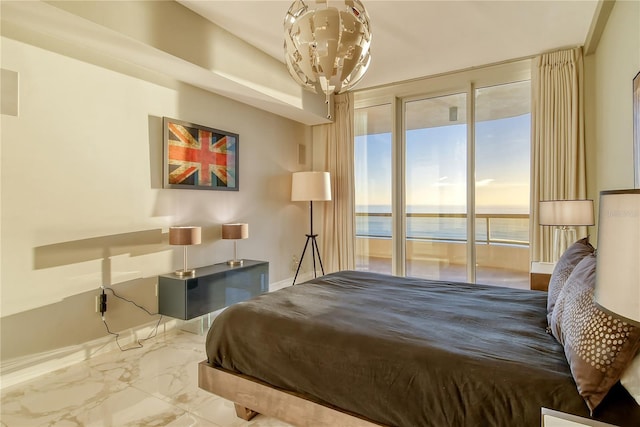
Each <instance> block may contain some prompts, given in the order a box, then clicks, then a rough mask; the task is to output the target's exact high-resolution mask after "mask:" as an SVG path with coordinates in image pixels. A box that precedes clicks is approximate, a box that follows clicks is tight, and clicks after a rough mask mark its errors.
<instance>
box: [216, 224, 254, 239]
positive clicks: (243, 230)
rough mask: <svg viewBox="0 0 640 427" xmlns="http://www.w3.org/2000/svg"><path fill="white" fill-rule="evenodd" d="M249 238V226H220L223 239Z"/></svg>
mask: <svg viewBox="0 0 640 427" xmlns="http://www.w3.org/2000/svg"><path fill="white" fill-rule="evenodd" d="M248 237H249V224H245V223H234V224H222V238H223V239H247V238H248Z"/></svg>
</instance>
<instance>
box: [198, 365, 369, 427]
mask: <svg viewBox="0 0 640 427" xmlns="http://www.w3.org/2000/svg"><path fill="white" fill-rule="evenodd" d="M198 387H200V388H201V389H203V390H206V391H208V392H210V393H213V394H216V395H218V396H220V397H223V398H225V399H227V400H230V401H232V402H234V404H235V408H236V414H237V415H238V417H240V418H242V419H245V420H249V419H251V418H253V417H254V416H255V415H257V414H258V413H260V414H264V415H267V416H270V417H274V418H277V419H279V420H282V421H284V422H287V423H290V424H293V425H299V426H307V425H313V426H317V427H325V426H326V427H335V426H349V427H380V424H375V423H373V422H371V421H368V420H365V419H362V418H359V417H356V416H354V415H351V414H348V413H346V412H343V411H340V410H339V409H336V408H332V407H329V406H325V405H322V404H319V403H316V402H312V401H310V400H307V399H305V398H303V397H301V396H298V395H296V394H295V393H291V392H287V391H284V390H280V389H276V388H273V387H271V386H269V385H267V384H264V383H262V382H259V381H256V380H254V379H252V378H249V377H247V376H244V375H240V374H235V373H231V372H228V371H225V370H222V369H218V368H214V367H212V366H209V365H208V364H207V362H206V361H203V362H200V364H199V365H198ZM245 417H248V418H245Z"/></svg>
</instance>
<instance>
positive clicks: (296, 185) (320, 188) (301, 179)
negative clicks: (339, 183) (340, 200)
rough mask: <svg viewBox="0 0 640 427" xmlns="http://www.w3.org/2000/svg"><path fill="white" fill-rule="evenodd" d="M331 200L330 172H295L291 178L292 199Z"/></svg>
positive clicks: (296, 200)
mask: <svg viewBox="0 0 640 427" xmlns="http://www.w3.org/2000/svg"><path fill="white" fill-rule="evenodd" d="M325 200H331V180H330V178H329V172H294V173H293V175H292V178H291V201H293V202H299V201H312V202H315V201H325Z"/></svg>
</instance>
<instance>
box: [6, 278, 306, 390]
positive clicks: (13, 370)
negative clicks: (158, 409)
mask: <svg viewBox="0 0 640 427" xmlns="http://www.w3.org/2000/svg"><path fill="white" fill-rule="evenodd" d="M311 278H313V272H310V273H303V274H300V275H299V276H298V278H297V280H296V283H303V282H305V281H307V280H309V279H311ZM292 283H293V277H290V278H288V279H285V280H281V281H279V282H274V283H270V284H269V292H273V291H277V290H279V289H282V288H286V287H287V286H291V285H292ZM219 311H221V310H219ZM217 313H218V312H215V313H212V314H213V315H214V317H215V314H217ZM156 323H157V322H156V321H153V322H150V323H147V324H144V325H140V326H138V327H135V328H132V329H129V330H128V331H124V332H119V334H120V336H119V338H118V341H119V342H120V345H121V346H123V347H126V346H128V345H130V344H132V343H134V342H136V341H137V340H139V339H144V338H146V337H148V336H149V334H150V333H151V332H152V330H153V328H155V326H156ZM196 326H198V327H199V328H202V326H199V325H196ZM193 327H194V326H193V325H192V324H191V323H189V322H185V321H182V320H177V319H171V318H169V320H168V321H166V322H163V323H161V324H160V326H159V327H158V332H157V334H158V335H161V334H164V333H167V332H169V331H170V330H172V329H174V328H180V329H183V330H186V331H188V332H193V333H197V332H196V331H195V330H194V331H192V330H191V329H193ZM204 332H206V331H204ZM199 333H203V331H200V332H199ZM115 350H119V347H118V345H117V343H116V342H115V339H114V337H113V336H112V335H108V336H105V337H102V338H98V339H95V340H92V341H89V342H86V343H83V344H78V345H74V346H69V347H64V348H59V349H55V350H52V351H48V352H44V353H38V354H32V355H28V356H24V357H18V358H15V359H12V360H7V361H2V362H0V390H2V389H4V388H6V387H11V386H13V385H16V384H19V383H21V382H24V381H28V380H31V379H34V378H36V377H39V376H40V375H44V374H47V373H49V372H53V371H56V370H58V369H62V368H66V367H68V366H71V365H74V364H76V363H80V362H84V361H86V360H89V359H91V358H92V357H95V356H99V355H102V354H104V353H108V352H111V351H115Z"/></svg>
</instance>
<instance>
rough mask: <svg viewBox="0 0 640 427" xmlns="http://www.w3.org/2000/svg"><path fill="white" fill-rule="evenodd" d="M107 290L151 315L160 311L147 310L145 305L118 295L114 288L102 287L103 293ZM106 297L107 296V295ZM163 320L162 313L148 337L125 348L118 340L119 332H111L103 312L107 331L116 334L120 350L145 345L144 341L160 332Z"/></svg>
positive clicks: (103, 320) (133, 348)
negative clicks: (159, 328)
mask: <svg viewBox="0 0 640 427" xmlns="http://www.w3.org/2000/svg"><path fill="white" fill-rule="evenodd" d="M105 290H107V291H111V293H112V294H113V296H114V297H116V298H119V299H121V300H123V301H126V302H128V303H129V304H133V305H135V306H136V307H138V308H139V309H140V310H142V311H144V312H145V313H147V314H148V315H149V316H155V315H156V314H159V313H151V312H150V311H149V310H147V309H146V308H144V307H143V306H141V305H139V304H137V303H136V302H134V301H131V300H130V299H127V298H125V297H123V296H120V295H118V294H117V293H116V291H114V290H113V289H111V288H106V287H102V293H103V295H104V291H105ZM105 297H106V295H105ZM105 304H106V303H105ZM161 321H162V315H160V318H159V319H158V322H157V323H156V326H155V327H154V328H153V329H152V330H151V332H149V335H147V337H146V338H140V339H138V340H137V341H136V342H137V344H138V345H136V346H134V347H128V348H123V347H122V346H121V345H120V342H119V341H118V338H119V337H120V334H119V333H116V332H111V330H110V329H109V325H107V321H106V320H105V318H104V312H103V313H102V322H103V323H104V327H105V328H106V329H107V332H108V333H109V334H110V335H114V336H115V337H116V344H117V345H118V348H119V349H120V351H129V350H135V349H138V348H142V347H144V345H143V344H142V343H143V342H145V341H147V340H150V339H151V338H154V337H155V336H156V335H157V334H158V327H159V326H160V322H161Z"/></svg>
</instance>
